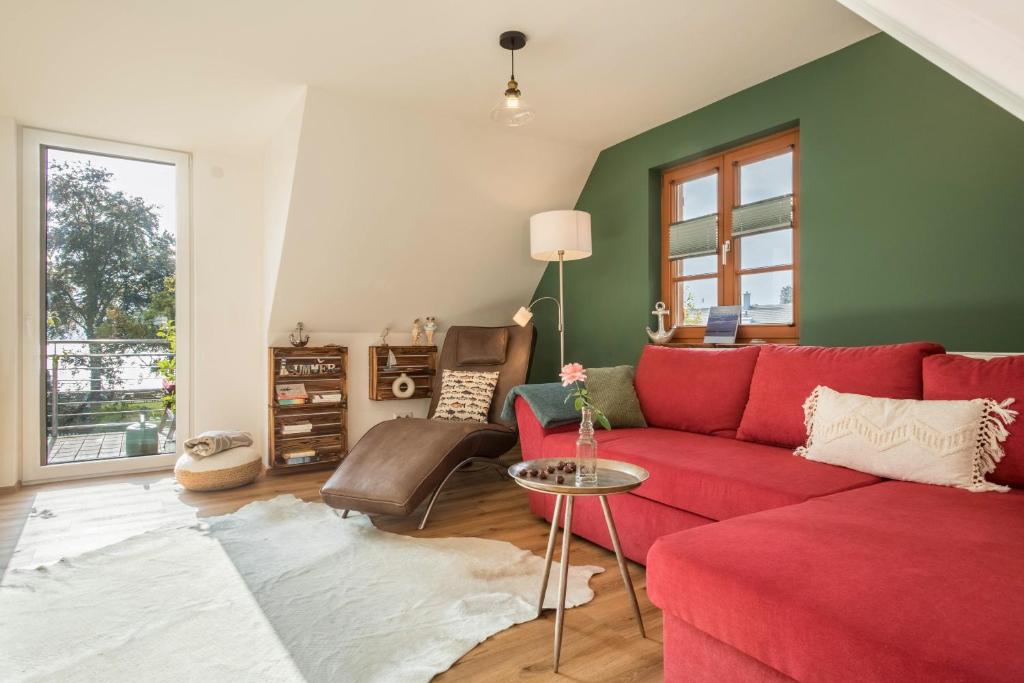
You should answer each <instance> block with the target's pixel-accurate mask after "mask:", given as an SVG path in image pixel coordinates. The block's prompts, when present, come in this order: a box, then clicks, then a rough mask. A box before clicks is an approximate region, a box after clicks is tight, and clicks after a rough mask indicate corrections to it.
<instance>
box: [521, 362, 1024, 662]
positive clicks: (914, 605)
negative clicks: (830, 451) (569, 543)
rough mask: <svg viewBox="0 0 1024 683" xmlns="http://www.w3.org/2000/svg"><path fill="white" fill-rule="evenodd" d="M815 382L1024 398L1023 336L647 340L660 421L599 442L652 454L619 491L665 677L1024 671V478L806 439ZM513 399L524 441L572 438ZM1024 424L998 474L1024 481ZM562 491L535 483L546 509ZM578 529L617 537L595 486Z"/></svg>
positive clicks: (650, 400) (653, 413) (945, 395)
mask: <svg viewBox="0 0 1024 683" xmlns="http://www.w3.org/2000/svg"><path fill="white" fill-rule="evenodd" d="M818 384H824V385H826V386H830V387H832V388H834V389H836V390H838V391H846V392H855V393H861V394H867V395H872V396H885V397H892V398H918V399H919V398H934V399H956V398H976V397H985V398H995V399H998V400H1002V399H1004V398H1009V397H1011V396H1012V397H1015V398H1018V400H1020V401H1021V402H1022V403H1024V356H1021V357H1012V358H1004V359H999V360H998V361H980V360H975V359H969V358H965V357H963V356H953V355H948V356H947V355H945V353H944V350H943V349H942V347H940V346H938V345H936V344H927V343H914V344H898V345H890V346H876V347H861V348H822V347H787V346H773V345H766V346H760V347H748V348H741V349H723V350H702V349H672V348H665V347H656V346H649V347H647V348H646V349H645V350H644V352H643V354H642V356H641V359H640V361H639V363H638V365H637V371H636V389H637V395H638V396H639V398H640V403H641V408H642V409H643V412H644V415H645V418H646V420H647V422H648V425H649V426H648V427H647V428H644V429H622V430H613V431H610V432H604V431H602V432H599V434H598V441H599V453H600V455H601V457H606V458H613V459H617V460H625V461H628V462H631V463H635V464H637V465H640V466H642V467H644V468H646V469H647V470H649V471H650V473H651V477H650V479H649V480H648V481H647V482H646V483H644V484H643V485H642V486H641V487H639V488H638V489H636V491H634V492H632V493H628V494H623V495H618V496H612V497H611V498H610V499H609V503H610V504H611V506H612V508H613V510H614V513H615V520H616V524H617V526H618V530H619V536H620V538H621V540H622V546H623V551H624V552H625V554H626V555H627V556H629V557H630V558H631V559H633V560H635V561H637V562H641V563H644V564H646V565H647V589H648V594H649V595H650V597H651V600H652V601H653V602H654V603H655V604H656V605H657V606H658V607H660V608H661V609H662V610H663V611H664V616H665V619H664V624H665V626H664V649H665V677H666V680H669V681H788V680H797V681H1020V680H1024V644H1022V643H1021V641H1020V634H1021V633H1024V490H1017V489H1015V490H1012V491H1010V492H1009V493H971V492H968V491H963V490H960V489H953V488H947V487H941V486H928V485H923V484H912V483H906V482H894V481H883V480H880V479H879V478H877V477H874V476H871V475H868V474H863V473H861V472H856V471H854V470H849V469H845V468H841V467H834V466H831V465H825V464H822V463H816V462H811V461H808V460H805V459H803V458H799V457H796V456H794V455H793V454H792V451H793V449H794V448H795V447H796V446H798V445H801V444H802V443H803V442H804V440H805V436H806V433H805V428H804V424H803V410H802V404H803V402H804V400H805V399H806V397H807V396H808V395H809V394H810V393H811V391H812V390H813V389H814V387H815V386H817V385H818ZM1014 407H1017V408H1020V407H1021V406H1020V405H1017V406H1014ZM516 414H517V419H518V422H519V429H520V440H521V444H522V450H523V457H524V458H525V459H533V458H540V457H546V458H571V457H573V455H574V448H575V438H576V433H575V431H576V430H575V427H574V426H572V425H570V426H564V427H559V428H554V429H544V428H542V427H541V426H540V423H539V422H538V421H537V419H536V417H535V416H534V415H533V413H532V412H531V411H530V408H529V405H528V404H527V403H526V401H525V400H524V399H522V398H521V397H518V398H517V403H516ZM1022 421H1024V418H1022ZM1020 424H1021V423H1017V424H1016V425H1014V427H1016V431H1017V432H1020V433H1019V434H1018V433H1014V431H1013V430H1011V436H1010V438H1009V439H1008V440H1007V443H1006V445H1005V448H1006V457H1005V458H1004V459H1003V462H1002V463H1000V465H999V467H998V468H997V470H996V473H995V474H993V475H992V476H991V477H990V478H991V479H992V480H993V481H999V482H1000V483H1004V484H1009V485H1011V486H1020V487H1022V488H1024V429H1021V426H1020ZM553 502H554V501H553V499H552V498H551V497H550V496H543V495H540V494H531V497H530V506H531V509H532V510H533V511H534V512H535V513H536V514H538V515H540V516H543V517H544V518H546V519H548V520H550V519H551V515H552V507H553ZM573 532H574V533H576V534H578V535H580V536H583V537H585V538H588V539H590V540H592V541H594V542H596V543H598V544H600V545H603V546H605V547H610V540H609V538H608V533H607V530H606V528H605V524H604V519H603V516H602V513H601V511H600V508H599V506H597V505H596V503H594V501H592V500H590V499H580V500H579V501H577V506H576V509H575V510H574V516H573Z"/></svg>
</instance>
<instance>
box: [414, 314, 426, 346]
mask: <svg viewBox="0 0 1024 683" xmlns="http://www.w3.org/2000/svg"><path fill="white" fill-rule="evenodd" d="M422 337H423V324H422V323H421V322H420V319H419V318H416V319H415V320H413V321H412V345H413V346H419V345H420V343H421V341H422Z"/></svg>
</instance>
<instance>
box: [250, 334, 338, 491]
mask: <svg viewBox="0 0 1024 683" xmlns="http://www.w3.org/2000/svg"><path fill="white" fill-rule="evenodd" d="M269 358H270V394H269V401H270V403H269V404H268V411H269V419H270V428H269V430H268V433H269V435H270V463H269V467H268V472H269V473H270V474H281V473H284V472H296V471H303V470H311V469H326V468H330V467H335V466H337V464H338V463H339V462H340V461H341V459H342V458H344V457H345V454H346V453H347V452H348V429H347V416H348V391H347V383H346V382H347V377H348V349H347V348H345V347H344V346H316V347H313V346H310V347H305V348H295V347H292V346H275V347H271V348H270V350H269Z"/></svg>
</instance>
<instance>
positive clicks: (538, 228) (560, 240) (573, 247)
mask: <svg viewBox="0 0 1024 683" xmlns="http://www.w3.org/2000/svg"><path fill="white" fill-rule="evenodd" d="M559 251H561V252H562V258H563V259H564V260H566V261H575V260H577V259H581V258H587V257H588V256H590V255H591V254H592V253H594V251H593V249H592V247H591V245H590V214H589V213H587V212H586V211H572V210H565V211H545V212H544V213H538V214H534V215H533V216H530V256H532V257H533V258H535V259H537V260H538V261H557V260H558V252H559Z"/></svg>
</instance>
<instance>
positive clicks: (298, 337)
mask: <svg viewBox="0 0 1024 683" xmlns="http://www.w3.org/2000/svg"><path fill="white" fill-rule="evenodd" d="M303 329H304V328H303V326H302V323H299V324H298V325H296V326H295V331H294V332H292V333H291V334H289V335H288V341H290V342H291V343H292V346H295V347H298V348H302V347H303V346H305V345H306V344H308V343H309V335H308V334H303V333H302V330H303Z"/></svg>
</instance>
